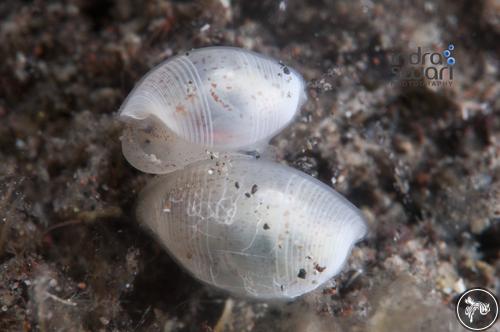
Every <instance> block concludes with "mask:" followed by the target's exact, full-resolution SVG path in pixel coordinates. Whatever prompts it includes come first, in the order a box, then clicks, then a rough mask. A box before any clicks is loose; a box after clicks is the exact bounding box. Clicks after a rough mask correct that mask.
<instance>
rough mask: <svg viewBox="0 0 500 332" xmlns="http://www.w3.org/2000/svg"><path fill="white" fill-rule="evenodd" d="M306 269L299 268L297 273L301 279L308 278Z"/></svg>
mask: <svg viewBox="0 0 500 332" xmlns="http://www.w3.org/2000/svg"><path fill="white" fill-rule="evenodd" d="M306 274H307V272H306V270H305V269H300V270H299V274H297V277H298V278H300V279H305V278H306Z"/></svg>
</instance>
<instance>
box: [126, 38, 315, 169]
mask: <svg viewBox="0 0 500 332" xmlns="http://www.w3.org/2000/svg"><path fill="white" fill-rule="evenodd" d="M306 99H307V98H306V93H305V83H304V80H303V79H302V77H301V76H300V74H298V73H297V72H296V71H294V70H293V69H291V68H288V67H286V66H285V65H283V64H281V63H279V62H278V61H276V60H274V59H271V58H268V57H265V56H263V55H260V54H257V53H254V52H251V51H247V50H244V49H239V48H234V47H207V48H201V49H196V50H192V51H189V52H187V53H185V54H182V55H179V56H175V57H172V58H170V59H167V60H166V61H165V62H163V63H161V64H159V65H158V66H157V67H155V68H154V69H152V70H151V71H150V72H149V73H148V74H146V75H145V76H144V77H143V79H142V80H141V81H140V82H139V83H138V84H137V86H136V87H135V88H134V89H133V91H132V92H131V93H130V94H129V96H128V97H127V99H126V100H125V102H124V103H123V105H122V106H121V109H120V118H121V120H123V121H124V122H125V123H126V124H127V125H126V128H125V131H124V135H123V137H122V150H123V154H124V156H125V158H126V159H127V160H128V161H129V162H130V163H131V164H132V165H133V166H134V167H135V168H137V169H139V170H141V171H143V172H146V173H156V174H163V173H168V172H171V171H173V170H175V169H181V168H182V167H184V166H185V165H188V164H190V163H192V162H194V161H197V160H203V159H207V152H238V151H242V150H243V151H248V150H256V151H259V150H262V149H263V147H265V146H267V143H268V141H269V139H270V138H272V136H274V135H276V134H277V133H278V132H279V131H280V130H281V129H283V128H284V127H285V126H286V125H287V124H288V123H289V122H290V121H291V120H292V118H293V117H294V115H295V114H296V113H297V111H298V110H299V109H300V107H301V106H302V104H303V103H304V102H305V101H306Z"/></svg>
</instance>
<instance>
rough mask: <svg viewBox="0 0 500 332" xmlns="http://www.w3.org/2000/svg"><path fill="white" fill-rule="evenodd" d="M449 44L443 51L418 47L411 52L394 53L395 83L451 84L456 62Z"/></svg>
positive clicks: (392, 60)
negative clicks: (431, 50) (424, 49)
mask: <svg viewBox="0 0 500 332" xmlns="http://www.w3.org/2000/svg"><path fill="white" fill-rule="evenodd" d="M454 50H455V45H453V44H449V45H448V47H447V48H446V49H445V50H444V51H442V52H430V51H423V50H422V47H420V46H419V47H417V49H416V50H415V51H414V52H411V53H410V54H402V53H394V54H393V55H392V57H391V59H390V62H391V71H392V74H393V83H394V82H399V83H400V84H401V85H402V86H422V85H426V86H451V84H452V82H453V66H454V65H455V64H456V60H455V57H454V56H453V51H454Z"/></svg>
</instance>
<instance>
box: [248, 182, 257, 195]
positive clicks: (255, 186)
mask: <svg viewBox="0 0 500 332" xmlns="http://www.w3.org/2000/svg"><path fill="white" fill-rule="evenodd" d="M257 189H259V187H258V186H257V185H256V184H254V185H253V186H252V190H251V191H250V192H251V193H252V195H253V194H255V193H256V192H257Z"/></svg>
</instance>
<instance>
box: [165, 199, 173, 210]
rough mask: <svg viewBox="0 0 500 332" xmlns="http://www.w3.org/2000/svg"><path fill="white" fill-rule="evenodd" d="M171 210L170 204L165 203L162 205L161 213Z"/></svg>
mask: <svg viewBox="0 0 500 332" xmlns="http://www.w3.org/2000/svg"><path fill="white" fill-rule="evenodd" d="M171 208H172V203H171V202H169V201H167V202H165V204H164V205H163V212H170V209H171Z"/></svg>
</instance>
